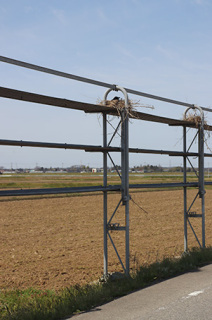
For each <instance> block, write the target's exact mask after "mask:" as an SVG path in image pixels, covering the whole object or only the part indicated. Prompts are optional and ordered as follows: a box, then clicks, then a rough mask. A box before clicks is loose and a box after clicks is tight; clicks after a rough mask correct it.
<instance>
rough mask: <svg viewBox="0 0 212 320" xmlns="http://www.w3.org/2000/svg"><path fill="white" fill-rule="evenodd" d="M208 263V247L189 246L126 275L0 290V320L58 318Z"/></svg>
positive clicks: (210, 254)
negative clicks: (90, 281)
mask: <svg viewBox="0 0 212 320" xmlns="http://www.w3.org/2000/svg"><path fill="white" fill-rule="evenodd" d="M209 263H212V247H208V248H206V249H196V248H195V249H192V250H191V251H189V252H188V253H185V254H183V255H182V257H181V258H179V259H174V258H172V259H171V258H166V259H164V260H163V261H161V262H155V263H153V264H151V265H148V266H141V267H140V268H139V269H138V270H137V271H136V272H134V273H132V274H131V276H130V277H124V278H121V279H117V280H113V281H112V280H110V279H109V280H108V281H107V282H98V283H96V284H92V285H85V286H78V285H76V286H73V287H70V288H66V289H64V290H62V291H60V292H54V291H48V290H45V291H42V290H37V289H33V288H30V289H27V290H13V291H0V319H1V320H19V319H20V320H48V319H49V320H59V319H64V318H68V317H69V316H71V315H73V314H75V313H79V312H80V311H87V310H89V309H91V308H94V307H96V306H99V305H101V304H104V303H106V302H109V301H111V300H113V299H115V298H117V297H121V296H123V295H126V294H128V293H130V292H132V291H135V290H138V289H142V288H144V287H146V286H149V285H153V284H155V283H157V282H159V281H163V280H166V279H168V278H171V277H174V276H177V275H180V274H182V273H185V272H188V271H194V270H198V268H199V267H201V266H203V265H206V264H209Z"/></svg>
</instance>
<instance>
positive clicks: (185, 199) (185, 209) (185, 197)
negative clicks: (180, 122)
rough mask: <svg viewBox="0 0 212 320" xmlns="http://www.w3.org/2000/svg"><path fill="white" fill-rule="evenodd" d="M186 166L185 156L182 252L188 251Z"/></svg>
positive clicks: (184, 132)
mask: <svg viewBox="0 0 212 320" xmlns="http://www.w3.org/2000/svg"><path fill="white" fill-rule="evenodd" d="M186 148H187V147H186V127H183V152H184V153H186ZM186 182H187V165H186V156H184V157H183V183H184V184H185V186H184V187H183V200H184V251H187V250H188V234H187V230H188V229H187V219H188V217H187V187H186Z"/></svg>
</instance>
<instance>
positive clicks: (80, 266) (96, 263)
mask: <svg viewBox="0 0 212 320" xmlns="http://www.w3.org/2000/svg"><path fill="white" fill-rule="evenodd" d="M196 192H197V191H195V190H191V191H189V199H190V201H192V200H193V198H192V197H194V195H195V193H196ZM108 198H109V200H108V211H109V214H112V212H113V210H114V209H115V207H116V205H117V203H118V201H119V199H120V195H118V194H113V195H109V197H108ZM132 198H133V200H134V201H135V202H136V203H137V204H138V205H139V206H141V207H142V208H143V209H145V210H146V211H147V212H148V213H145V212H144V211H143V210H142V209H141V208H139V207H138V206H137V205H136V204H135V203H134V202H132V201H131V202H130V253H131V268H132V269H133V268H136V267H137V266H138V265H140V264H143V263H151V262H153V261H155V260H156V259H161V258H162V257H164V256H177V255H180V254H181V253H182V251H183V191H155V192H142V193H141V192H138V193H132ZM102 202H103V198H102V196H101V195H93V196H91V195H90V196H80V197H69V198H49V199H34V200H19V201H1V202H0V225H1V229H0V243H1V247H0V248H1V250H0V272H1V274H0V288H5V289H11V288H27V287H36V288H45V289H60V288H64V287H68V286H70V285H72V284H76V283H79V284H81V283H85V282H90V281H93V280H96V279H98V278H99V277H100V276H101V275H102V272H103V227H102V225H103V203H102ZM197 202H198V203H200V200H198V201H197ZM198 206H199V204H195V206H194V209H192V211H194V210H197V209H198ZM211 208H212V190H208V191H207V194H206V245H212V233H211V232H210V231H211V228H212V215H211ZM123 209H124V208H123V207H122V206H121V207H120V209H119V210H118V212H117V216H116V219H114V220H113V222H119V223H120V225H123V224H124V211H123ZM192 223H193V224H194V227H195V230H197V234H198V235H199V236H200V239H201V219H198V218H195V219H194V218H193V219H192ZM112 237H113V240H114V242H115V244H116V245H117V248H118V250H119V253H120V256H121V257H122V259H123V261H124V232H122V231H119V232H118V231H113V232H112ZM188 238H189V246H190V247H193V246H196V245H197V243H196V241H195V238H194V236H193V234H192V233H191V231H190V228H189V229H188ZM108 251H109V271H110V272H112V271H121V267H120V264H119V262H118V259H117V257H116V255H115V253H114V250H113V248H112V246H111V244H110V243H108Z"/></svg>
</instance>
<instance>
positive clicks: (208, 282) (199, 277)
mask: <svg viewBox="0 0 212 320" xmlns="http://www.w3.org/2000/svg"><path fill="white" fill-rule="evenodd" d="M70 319H71V320H109V319H114V320H119V319H120V320H139V319H141V320H160V319H162V320H191V319H192V320H193V319H194V320H212V264H211V265H208V266H205V267H203V268H200V269H199V270H198V271H195V272H190V273H186V274H184V275H181V276H178V277H176V278H173V279H170V280H167V281H164V282H161V283H158V284H156V285H153V286H151V287H148V288H145V289H142V290H139V291H137V292H134V293H131V294H129V295H127V296H125V297H123V298H119V299H117V300H114V301H112V302H110V303H107V304H105V305H102V306H100V307H97V308H95V309H93V310H92V311H89V312H86V313H82V314H79V315H76V316H73V317H72V318H70Z"/></svg>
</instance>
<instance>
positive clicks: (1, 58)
mask: <svg viewBox="0 0 212 320" xmlns="http://www.w3.org/2000/svg"><path fill="white" fill-rule="evenodd" d="M0 61H2V62H6V63H9V64H13V65H16V66H19V67H24V68H28V69H32V70H36V71H40V72H45V73H48V74H53V75H55V76H59V77H63V78H68V79H72V80H76V81H81V82H86V83H90V84H94V85H97V86H101V87H105V88H110V89H113V90H115V91H116V90H117V89H116V85H114V84H110V83H106V82H102V81H97V80H93V79H89V78H85V77H80V76H77V75H74V74H70V73H67V72H61V71H57V70H54V69H50V68H45V67H41V66H38V65H35V64H32V63H27V62H24V61H20V60H15V59H11V58H8V57H4V56H0ZM124 89H125V90H126V91H127V92H128V93H131V94H134V95H138V96H142V97H146V98H149V99H154V100H159V101H164V102H167V103H172V104H177V105H181V106H184V107H190V108H194V104H190V103H187V102H182V101H178V100H174V99H169V98H164V97H160V96H156V95H153V94H149V93H145V92H141V91H137V90H132V89H128V88H124ZM201 108H202V110H205V111H209V112H212V110H211V109H209V108H205V107H201Z"/></svg>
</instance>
